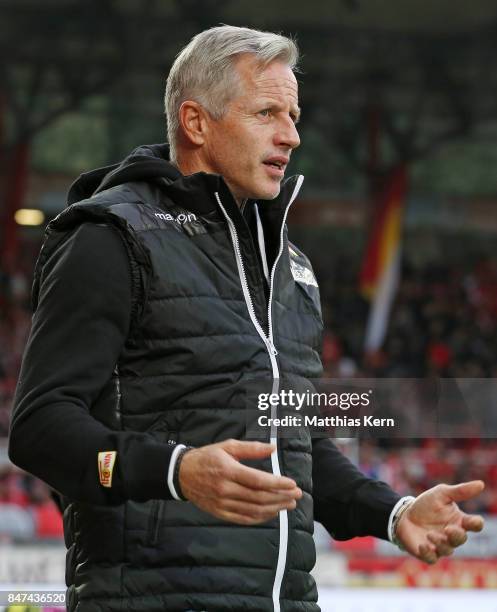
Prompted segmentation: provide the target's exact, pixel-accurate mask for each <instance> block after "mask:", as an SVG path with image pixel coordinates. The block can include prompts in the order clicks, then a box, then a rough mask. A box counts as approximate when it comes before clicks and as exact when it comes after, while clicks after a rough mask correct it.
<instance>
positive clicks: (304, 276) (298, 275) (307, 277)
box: [290, 259, 318, 287]
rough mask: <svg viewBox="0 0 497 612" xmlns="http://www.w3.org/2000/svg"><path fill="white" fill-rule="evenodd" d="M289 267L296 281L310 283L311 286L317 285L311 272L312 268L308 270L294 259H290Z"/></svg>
mask: <svg viewBox="0 0 497 612" xmlns="http://www.w3.org/2000/svg"><path fill="white" fill-rule="evenodd" d="M290 268H291V270H292V275H293V278H294V280H296V281H297V282H299V283H304V284H305V285H312V286H313V287H317V286H318V283H317V280H316V277H315V276H314V274H313V273H312V270H309V268H305V267H304V266H302V265H301V264H299V263H297V262H296V261H293V259H290Z"/></svg>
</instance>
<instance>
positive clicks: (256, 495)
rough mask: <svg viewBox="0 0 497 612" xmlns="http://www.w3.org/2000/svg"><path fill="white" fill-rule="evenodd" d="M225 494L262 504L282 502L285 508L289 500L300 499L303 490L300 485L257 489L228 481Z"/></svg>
mask: <svg viewBox="0 0 497 612" xmlns="http://www.w3.org/2000/svg"><path fill="white" fill-rule="evenodd" d="M222 494H223V496H224V497H226V498H230V499H236V500H239V501H245V502H249V503H253V504H259V505H260V506H265V505H270V504H281V507H282V508H283V507H284V506H285V504H287V503H288V502H289V501H292V500H296V499H300V498H301V497H302V490H301V489H300V488H299V487H293V488H292V489H280V490H267V491H266V490H256V489H251V488H250V487H244V486H242V485H240V484H238V483H237V482H227V483H226V484H225V485H224V490H223V492H222Z"/></svg>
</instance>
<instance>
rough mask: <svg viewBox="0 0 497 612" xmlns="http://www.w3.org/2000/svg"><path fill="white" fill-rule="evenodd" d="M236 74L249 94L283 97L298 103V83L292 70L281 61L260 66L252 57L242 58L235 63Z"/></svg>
mask: <svg viewBox="0 0 497 612" xmlns="http://www.w3.org/2000/svg"><path fill="white" fill-rule="evenodd" d="M237 69H238V73H239V75H240V77H241V79H242V82H243V83H244V85H245V87H246V92H247V90H248V91H250V93H251V94H261V95H275V96H278V95H284V96H290V97H292V98H294V100H295V103H296V104H297V102H298V83H297V79H296V78H295V75H294V74H293V71H292V69H291V68H290V66H288V64H286V63H285V62H283V61H281V60H274V61H272V62H270V63H269V64H267V65H265V66H264V65H261V64H260V63H258V62H257V61H256V60H255V59H254V58H253V57H250V56H247V55H245V56H242V57H241V58H240V59H239V60H238V62H237Z"/></svg>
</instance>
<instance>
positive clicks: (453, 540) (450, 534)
mask: <svg viewBox="0 0 497 612" xmlns="http://www.w3.org/2000/svg"><path fill="white" fill-rule="evenodd" d="M444 531H445V533H446V535H447V539H448V543H449V544H450V546H452V547H453V548H457V546H461V545H462V544H464V543H465V542H466V541H467V539H468V534H467V533H466V531H465V530H464V529H462V528H461V527H457V526H456V525H448V526H447V527H446V528H445V529H444Z"/></svg>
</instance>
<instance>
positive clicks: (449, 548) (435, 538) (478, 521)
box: [396, 480, 485, 563]
mask: <svg viewBox="0 0 497 612" xmlns="http://www.w3.org/2000/svg"><path fill="white" fill-rule="evenodd" d="M484 487H485V484H484V483H483V482H482V481H481V480H472V481H471V482H463V483H461V484H457V485H447V484H439V485H437V486H435V487H433V488H431V489H428V490H427V491H425V492H424V493H421V495H419V496H418V497H417V498H416V499H415V500H414V502H413V503H412V504H411V506H410V507H409V508H408V509H407V510H406V511H405V512H404V514H403V515H402V516H401V517H400V519H399V523H398V525H397V529H396V537H397V539H398V540H399V542H400V543H401V545H402V546H403V547H404V548H405V550H406V551H407V552H408V553H410V554H411V555H413V556H414V557H417V558H418V559H420V560H421V561H424V562H425V563H435V562H436V561H438V559H439V558H440V557H445V556H448V555H451V554H452V553H453V552H454V549H455V548H456V547H457V546H460V545H461V544H464V542H466V540H467V539H468V535H467V532H468V531H481V530H482V529H483V518H482V517H481V516H477V515H475V514H466V513H465V512H463V511H462V510H461V509H460V508H459V507H458V505H457V502H462V501H466V500H469V499H471V498H473V497H475V496H476V495H478V494H480V493H481V492H482V491H483V489H484Z"/></svg>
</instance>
